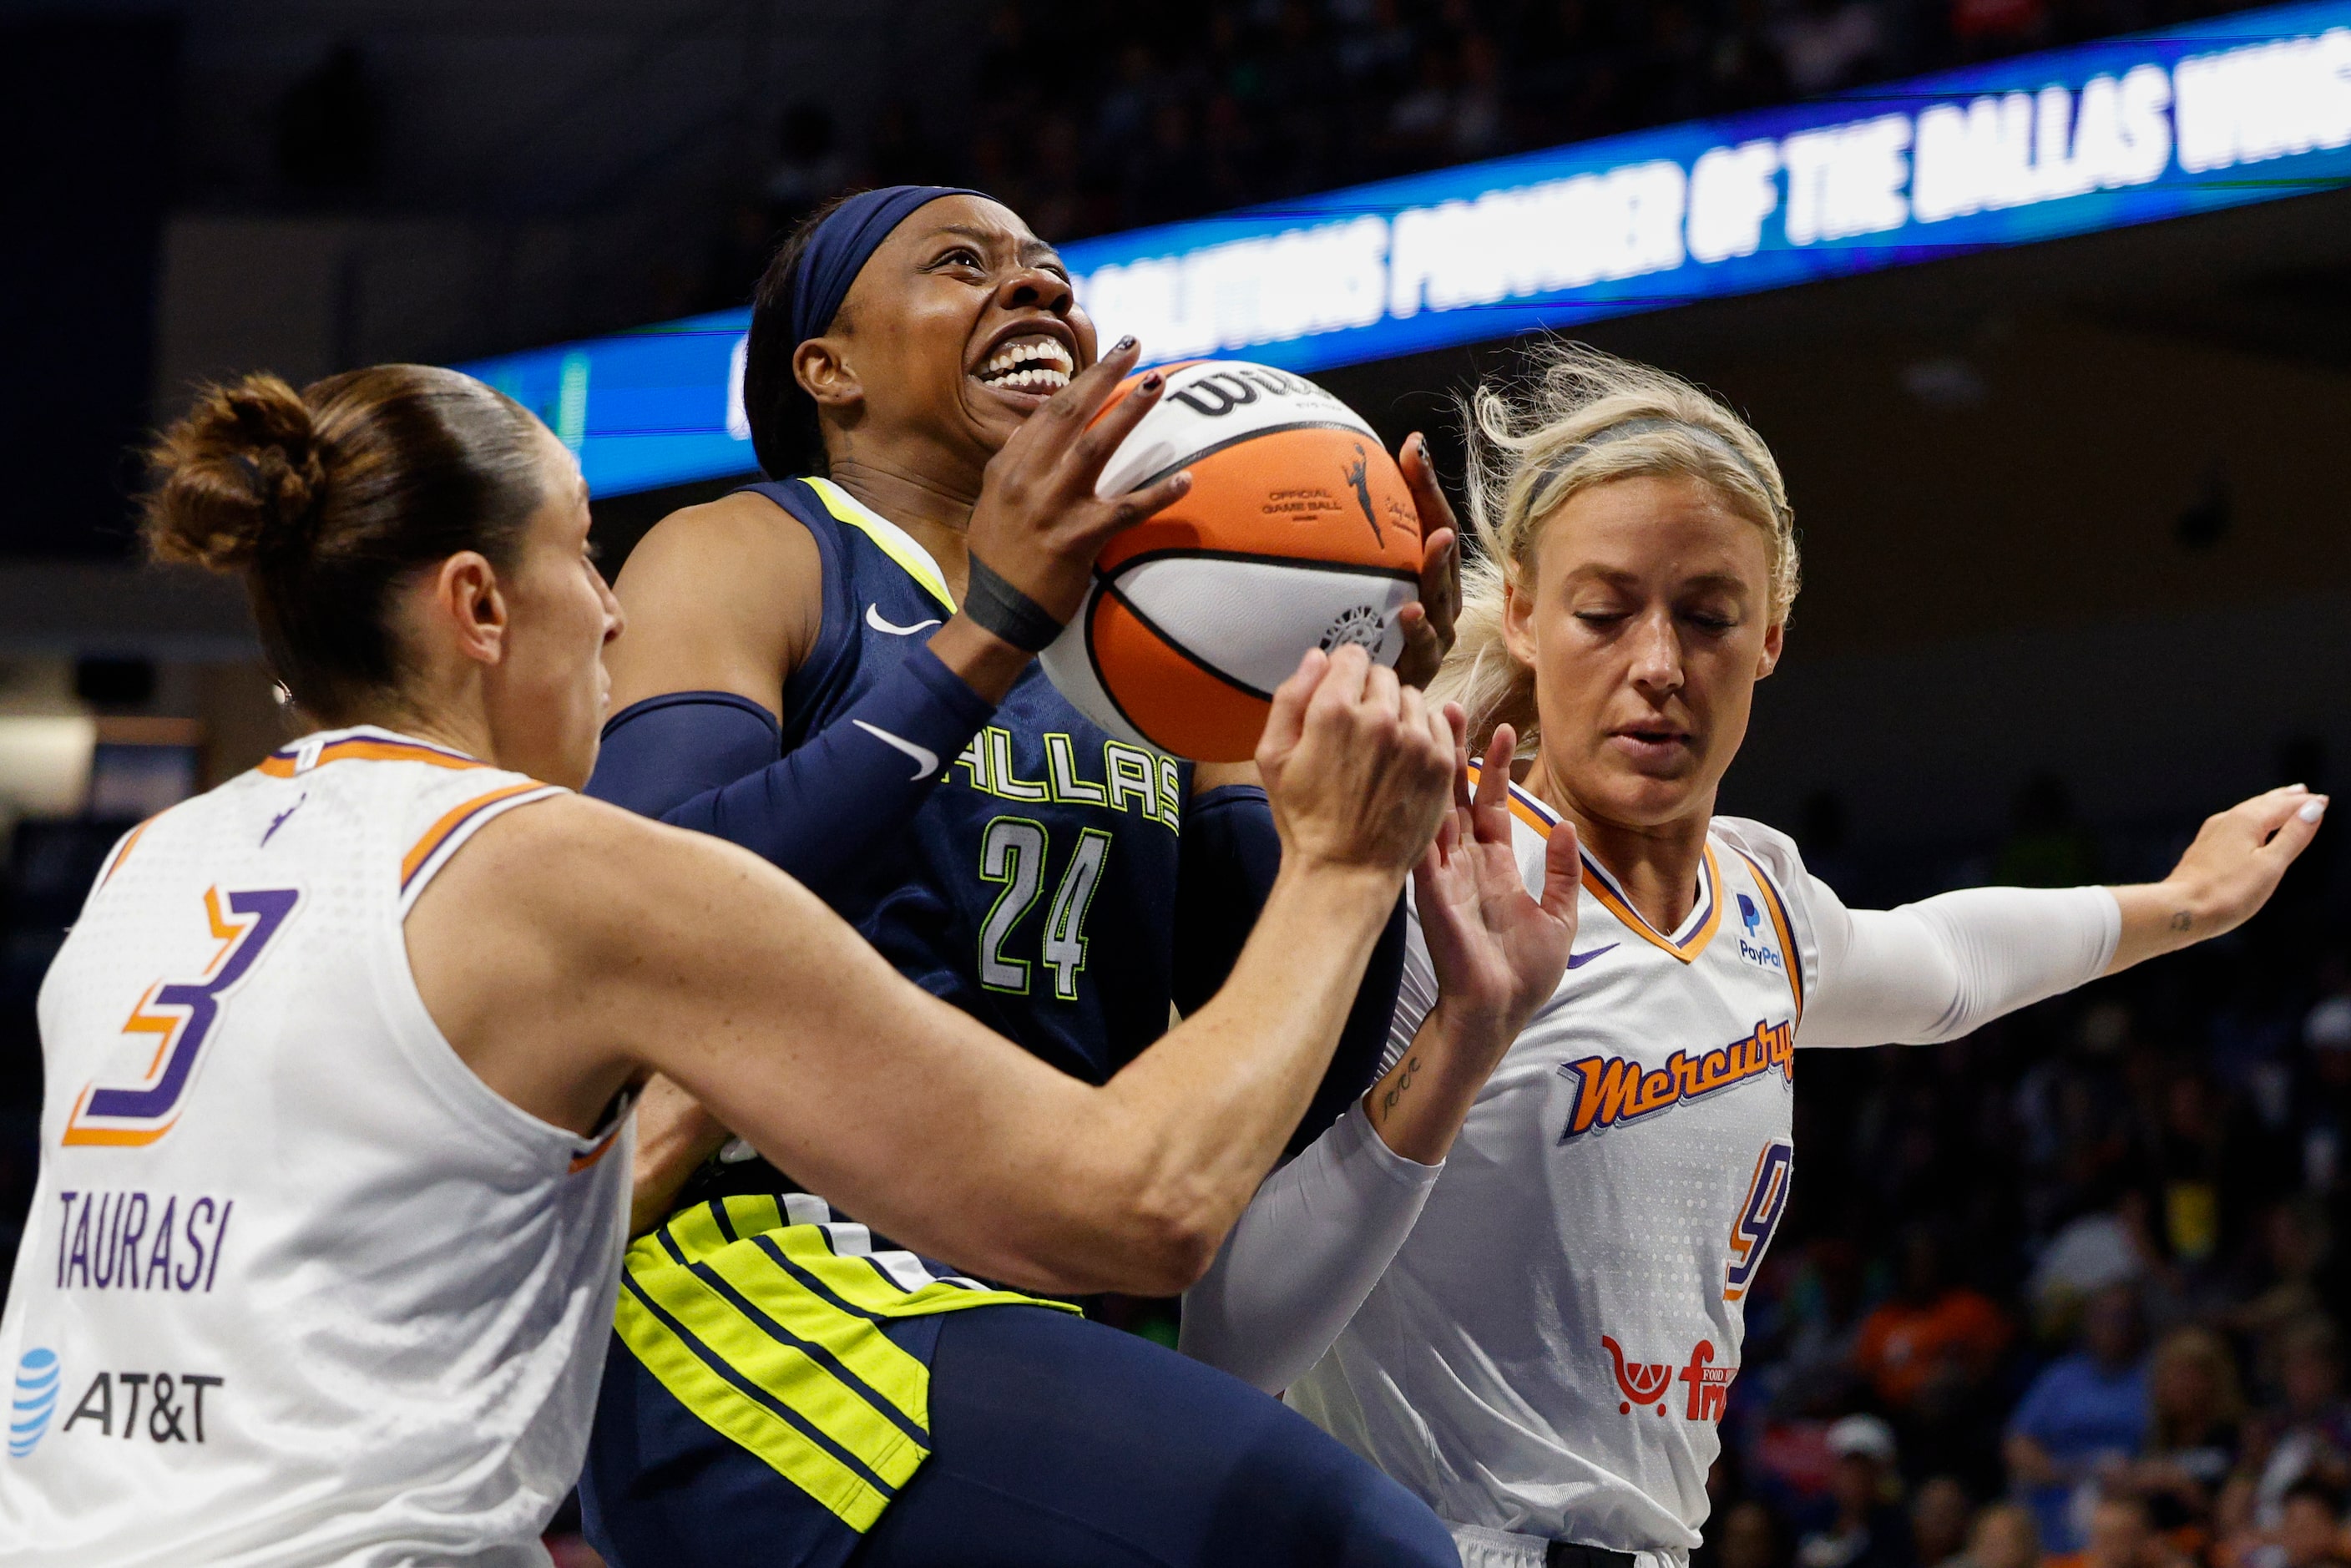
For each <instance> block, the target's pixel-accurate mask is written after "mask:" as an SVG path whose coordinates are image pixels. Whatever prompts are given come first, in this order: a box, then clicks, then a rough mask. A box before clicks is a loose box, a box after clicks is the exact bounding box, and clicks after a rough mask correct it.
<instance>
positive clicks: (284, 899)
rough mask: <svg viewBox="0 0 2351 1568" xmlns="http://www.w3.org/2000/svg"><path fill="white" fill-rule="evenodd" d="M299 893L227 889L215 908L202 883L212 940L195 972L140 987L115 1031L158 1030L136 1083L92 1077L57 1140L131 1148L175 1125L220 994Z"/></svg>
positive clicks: (215, 1023) (212, 892)
mask: <svg viewBox="0 0 2351 1568" xmlns="http://www.w3.org/2000/svg"><path fill="white" fill-rule="evenodd" d="M301 897H302V895H301V894H299V893H298V892H297V891H295V890H294V889H293V888H290V887H277V888H261V889H256V890H255V891H253V892H249V893H232V894H229V895H228V898H227V901H226V902H227V904H228V907H227V909H226V910H223V909H222V907H221V904H222V898H221V891H220V889H218V888H216V887H214V888H206V889H205V890H204V918H205V919H206V920H207V921H209V922H210V923H211V926H212V935H213V938H214V940H215V941H217V942H219V943H220V947H219V948H218V950H216V951H215V952H214V954H213V957H212V962H211V963H210V964H207V965H206V966H205V967H204V975H203V977H200V978H198V979H193V980H175V981H170V982H165V981H162V980H158V981H156V982H155V984H153V985H152V986H150V987H148V988H147V994H146V995H145V996H143V997H141V998H139V1005H138V1006H137V1007H135V1008H133V1009H131V1021H130V1022H128V1023H126V1024H124V1025H123V1026H122V1032H123V1033H125V1034H152V1035H155V1036H157V1037H159V1039H158V1042H157V1044H156V1047H155V1055H154V1058H153V1059H152V1061H149V1062H148V1063H147V1071H146V1072H145V1074H144V1075H143V1076H142V1077H141V1079H140V1080H139V1081H138V1082H132V1083H125V1084H112V1083H103V1082H99V1081H97V1080H92V1081H91V1082H90V1084H89V1087H88V1088H86V1089H84V1090H83V1091H82V1092H81V1098H80V1099H78V1100H77V1101H75V1102H74V1108H73V1112H72V1113H71V1114H70V1115H69V1116H68V1117H67V1119H66V1132H65V1137H64V1139H63V1142H65V1143H68V1144H99V1145H108V1144H111V1145H117V1146H123V1145H129V1146H132V1147H136V1146H139V1145H145V1144H152V1143H153V1142H154V1141H155V1140H156V1139H158V1138H160V1137H162V1135H163V1134H166V1133H168V1132H170V1131H171V1130H172V1127H173V1126H174V1125H176V1124H178V1122H179V1120H180V1107H181V1102H182V1101H183V1100H184V1099H185V1098H186V1096H187V1092H188V1085H189V1084H190V1083H191V1082H193V1080H194V1078H195V1075H196V1069H197V1068H198V1067H200V1066H202V1065H203V1063H204V1048H205V1046H206V1045H208V1044H209V1043H211V1040H212V1038H213V1036H214V1034H216V1033H217V1032H219V1025H220V1010H221V1003H222V1001H223V999H224V998H225V995H226V994H227V992H229V991H230V990H232V989H234V988H235V985H236V983H237V982H238V981H239V980H242V979H243V978H245V977H246V974H247V973H248V972H250V971H251V970H252V968H253V966H254V964H255V963H256V961H258V960H259V958H260V957H261V954H262V949H264V948H265V947H266V946H269V939H270V938H271V937H273V936H277V929H278V927H279V926H281V925H285V924H286V917H287V915H291V914H293V913H294V905H295V904H297V903H298V902H300V900H301Z"/></svg>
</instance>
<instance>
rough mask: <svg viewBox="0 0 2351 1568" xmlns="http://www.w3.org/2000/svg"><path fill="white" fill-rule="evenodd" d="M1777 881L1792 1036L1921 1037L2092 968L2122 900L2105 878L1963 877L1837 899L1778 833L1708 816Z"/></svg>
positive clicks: (1877, 1040)
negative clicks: (1792, 988) (1785, 908)
mask: <svg viewBox="0 0 2351 1568" xmlns="http://www.w3.org/2000/svg"><path fill="white" fill-rule="evenodd" d="M1718 821H1719V822H1721V823H1722V825H1723V826H1724V827H1726V828H1728V829H1729V830H1730V836H1731V837H1733V839H1734V841H1736V842H1738V843H1740V845H1741V846H1742V847H1744V848H1745V849H1746V850H1747V851H1748V852H1749V853H1750V854H1752V855H1754V856H1755V858H1756V859H1757V860H1758V861H1759V862H1762V864H1763V865H1764V866H1765V867H1766V868H1767V869H1768V870H1769V871H1770V872H1771V875H1772V877H1773V879H1774V880H1775V881H1776V882H1778V883H1779V884H1780V885H1781V886H1782V888H1784V889H1786V891H1787V894H1788V899H1789V903H1790V904H1792V906H1793V914H1794V915H1795V918H1796V920H1797V922H1798V924H1799V925H1801V926H1803V927H1807V928H1808V929H1805V930H1803V931H1802V932H1800V933H1799V945H1800V946H1802V948H1803V949H1804V953H1803V956H1804V958H1805V959H1806V960H1808V962H1807V963H1806V967H1807V969H1808V970H1809V971H1810V976H1811V983H1812V994H1811V995H1810V996H1808V997H1807V998H1805V1007H1804V1017H1803V1022H1802V1024H1800V1025H1799V1026H1798V1028H1797V1031H1796V1043H1797V1044H1798V1045H1806V1046H1812V1045H1832V1046H1835V1045H1890V1044H1903V1045H1926V1044H1931V1043H1932V1042H1934V1041H1936V1040H1957V1039H1958V1038H1959V1037H1960V1036H1961V1035H1964V1034H1967V1033H1969V1032H1970V1031H1971V1030H1976V1029H1978V1028H1980V1027H1981V1026H1982V1025H1983V1024H1985V1023H1987V1022H1989V1021H1990V1020H1991V1019H1996V1018H1998V1017H2000V1015H2001V1014H2002V1013H2007V1012H2013V1011H2015V1010H2016V1009H2018V1008H2021V1007H2025V1006H2028V1005H2029V1004H2031V1003H2033V1002H2037V1001H2042V1000H2043V999H2045V998H2050V997H2053V996H2056V995H2057V994H2058V993H2059V992H2061V991H2070V990H2072V989H2073V988H2074V987H2076V986H2080V985H2085V984H2086V983H2088V982H2089V981H2091V980H2095V979H2096V978H2097V977H2099V976H2100V975H2102V974H2104V973H2105V968H2106V966H2107V965H2108V964H2109V963H2111V962H2113V961H2114V956H2115V943H2116V941H2117V940H2119V939H2120V937H2121V936H2122V929H2123V912H2122V906H2121V905H2120V904H2116V902H2115V895H2114V894H2111V893H2108V892H2107V891H2106V890H2105V888H2103V887H2067V888H2030V887H1971V888H1966V889H1962V890H1961V891H1959V892H1958V893H1946V894H1938V896H1936V897H1934V898H1928V899H1922V900H1920V901H1919V902H1918V903H1917V904H1904V905H1903V906H1902V907H1901V908H1899V909H1884V910H1879V909H1847V908H1846V907H1845V906H1844V901H1843V900H1841V899H1839V898H1838V897H1837V895H1836V894H1835V893H1834V892H1833V891H1831V889H1830V888H1829V886H1828V884H1827V883H1823V882H1822V881H1821V880H1820V879H1819V878H1817V877H1815V876H1813V874H1812V873H1809V872H1807V871H1806V870H1805V869H1804V866H1803V862H1802V860H1801V859H1799V858H1798V856H1797V854H1796V846H1795V844H1794V843H1793V842H1792V841H1790V840H1789V839H1788V837H1787V836H1786V835H1785V834H1783V833H1778V832H1775V831H1772V830H1771V829H1769V828H1764V827H1761V825H1760V824H1757V823H1752V822H1743V821H1732V820H1728V819H1718Z"/></svg>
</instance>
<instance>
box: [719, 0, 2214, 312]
mask: <svg viewBox="0 0 2351 1568" xmlns="http://www.w3.org/2000/svg"><path fill="white" fill-rule="evenodd" d="M2237 8H2239V7H2237V6H2233V5H2225V4H2214V3H2212V0H1210V3H1209V4H1207V5H1196V6H1192V5H1186V6H1173V5H1124V6H1118V5H1085V4H1081V3H1078V0H1003V3H1002V4H1000V5H998V6H997V7H996V8H995V10H994V11H993V13H992V14H991V15H990V16H989V19H988V23H987V36H986V42H985V46H984V47H983V48H982V49H981V50H980V52H979V54H978V56H977V58H976V59H974V60H972V61H970V62H968V64H967V67H966V68H967V69H968V70H969V71H970V72H971V78H970V103H971V105H972V109H971V111H970V112H969V113H968V114H967V115H966V116H964V117H962V118H961V119H959V120H958V122H957V123H956V124H955V125H953V126H946V125H941V124H934V123H926V122H925V119H924V117H923V110H922V105H923V104H924V102H925V99H926V98H929V97H931V96H933V95H930V94H928V93H926V92H924V91H919V90H915V89H913V88H912V87H910V89H909V90H908V91H907V92H906V93H904V95H903V96H899V97H895V98H892V99H886V100H884V101H883V103H882V104H881V106H880V108H879V110H878V111H877V113H876V114H875V116H874V118H873V120H872V122H871V123H870V124H867V125H862V126H857V127H849V128H844V127H841V126H840V125H837V124H836V123H835V122H834V120H833V119H832V118H831V115H830V114H828V113H827V111H826V110H823V109H821V108H819V107H816V106H815V105H813V104H801V105H799V106H797V107H795V108H793V109H791V110H788V111H787V112H786V113H785V114H784V116H783V117H782V121H781V125H780V128H779V131H778V143H777V148H776V153H775V157H774V161H773V163H772V165H771V167H770V169H769V171H768V175H767V178H766V181H765V183H764V185H763V187H762V188H761V189H760V190H759V191H758V192H756V193H749V194H747V195H746V196H745V198H744V199H743V200H742V201H741V202H739V203H738V204H737V207H736V210H735V211H734V213H733V214H731V216H730V219H729V223H728V225H727V227H726V232H725V233H724V235H722V236H721V237H720V239H719V240H718V241H717V242H716V246H714V254H713V256H712V259H711V264H710V266H709V267H708V269H707V274H706V276H705V278H704V279H703V280H702V282H701V284H700V286H699V288H698V291H697V293H696V296H695V298H694V299H693V300H691V301H690V302H689V306H688V308H702V309H717V308H726V307H727V306H732V305H737V304H740V303H742V302H743V301H744V299H745V298H747V297H748V292H749V288H750V285H751V283H752V281H753V280H754V279H756V277H758V271H759V268H760V267H761V265H762V264H763V263H764V262H765V260H766V258H767V256H768V254H769V253H770V251H771V250H772V249H773V247H774V245H775V242H776V240H777V238H778V236H779V235H781V234H782V233H783V232H784V231H785V230H786V229H788V228H789V225H791V224H792V223H793V222H794V221H795V220H796V219H797V218H798V217H799V215H800V214H803V213H805V212H806V211H807V210H808V209H809V208H810V206H811V205H813V204H815V203H817V202H819V201H820V200H822V199H823V198H824V197H825V196H827V195H830V194H831V193H834V192H836V191H840V190H843V189H851V188H855V187H860V186H864V185H870V184H890V183H897V182H900V181H931V182H946V183H965V184H971V185H976V186H977V187H979V188H981V189H983V190H987V191H989V192H992V193H995V194H997V195H999V196H1001V197H1003V198H1004V199H1005V200H1006V201H1007V202H1008V203H1009V204H1011V205H1012V206H1013V207H1014V208H1015V209H1016V210H1018V211H1019V212H1020V213H1021V214H1024V215H1025V216H1026V217H1027V218H1028V219H1029V223H1030V224H1031V225H1033V226H1034V227H1035V228H1036V229H1037V231H1038V232H1039V233H1040V234H1041V235H1044V236H1045V237H1046V238H1048V239H1051V240H1057V241H1058V240H1068V239H1075V238H1079V237H1081V236H1084V235H1092V234H1102V233H1107V232H1110V231H1113V230H1117V229H1123V228H1130V227H1134V226H1136V225H1144V224H1156V223H1164V222H1167V221H1170V220H1172V219H1177V218H1186V217H1193V216H1197V215H1200V214H1207V213H1212V212H1218V211H1223V210H1226V209H1228V208H1232V207H1237V206H1242V205H1247V204H1253V203H1259V202H1270V201H1278V200H1280V199H1281V198H1283V197H1286V196H1294V195H1298V194H1301V193H1306V192H1310V191H1321V190H1327V189H1330V188H1332V187H1334V186H1341V185H1347V184H1353V183H1360V182H1363V181H1366V180H1373V179H1378V178H1380V177H1382V176H1384V175H1390V174H1401V173H1407V172H1414V171H1417V170H1424V169H1434V168H1438V167H1442V166H1444V165H1446V164H1449V163H1458V162H1466V161H1468V160H1471V159H1478V158H1486V157H1491V156H1495V155H1498V154H1502V153H1508V152H1521V151H1525V150H1528V149H1532V148H1540V147H1549V146H1555V145H1558V144H1560V143H1562V142H1569V141H1583V140H1585V139H1588V138H1592V137H1597V136H1605V135H1608V134H1610V133H1612V132H1615V131H1630V130H1635V129H1637V128H1639V127H1643V126H1649V125H1662V124H1669V123H1672V122H1674V121H1677V120H1687V119H1690V118H1693V117H1696V116H1701V115H1709V114H1721V113H1729V112H1732V111H1736V110H1743V109H1750V108H1754V107H1756V106H1758V105H1762V104H1770V103H1778V102H1784V101H1788V100H1791V99H1798V98H1802V97H1807V96H1810V95H1813V94H1816V93H1824V92H1833V91H1835V90H1837V89H1843V88H1848V87H1854V86H1857V85H1860V84H1863V83H1866V82H1871V81H1878V80H1884V79H1886V78H1894V77H1900V76H1907V75H1911V74H1914V73H1916V72H1918V71H1923V70H1929V69H1933V68H1938V67H1941V66H1946V65H1955V64H1959V63H1964V62H1967V61H1970V60H1980V59H1988V58H1992V57H1998V56H2001V55H2008V54H2014V53H2019V52H2022V51H2023V50H2027V49H2034V48H2042V47H2049V46H2052V45H2056V44H2063V43H2069V42H2074V41H2076V40H2079V39H2084V38H2093V37H2111V36H2113V35H2115V34H2117V33H2124V32H2129V31H2133V30H2136V29H2140V28H2145V27H2150V26H2161V25H2163V24H2166V23H2170V22H2177V21H2181V20H2184V19H2187V18H2189V17H2192V16H2202V15H2207V14H2210V13H2213V12H2219V11H2227V10H2231V9H2237Z"/></svg>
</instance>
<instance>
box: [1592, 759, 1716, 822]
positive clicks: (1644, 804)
mask: <svg viewBox="0 0 2351 1568" xmlns="http://www.w3.org/2000/svg"><path fill="white" fill-rule="evenodd" d="M1598 783H1599V786H1600V788H1599V789H1598V790H1596V791H1595V793H1597V794H1598V795H1599V796H1600V798H1601V801H1602V802H1603V803H1604V804H1603V814H1604V815H1605V816H1607V817H1608V818H1610V819H1611V820H1612V821H1617V822H1621V823H1623V824H1625V826H1627V827H1662V826H1664V825H1665V824H1667V823H1668V822H1677V821H1681V820H1682V819H1683V818H1685V817H1687V816H1688V815H1689V814H1690V812H1691V811H1692V810H1694V809H1695V808H1696V807H1697V806H1698V803H1699V801H1700V800H1701V798H1702V797H1703V796H1704V794H1705V792H1706V789H1705V779H1704V778H1703V777H1702V774H1701V770H1700V769H1699V768H1698V767H1696V766H1695V759H1692V762H1691V765H1689V766H1687V767H1680V768H1656V767H1637V766H1634V765H1628V764H1626V763H1625V762H1623V761H1621V760H1620V761H1616V762H1614V764H1613V765H1612V766H1607V767H1604V768H1603V769H1602V777H1601V779H1599V780H1598Z"/></svg>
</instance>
